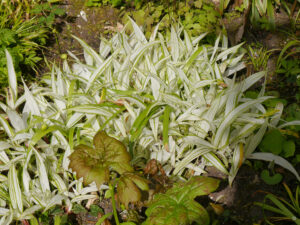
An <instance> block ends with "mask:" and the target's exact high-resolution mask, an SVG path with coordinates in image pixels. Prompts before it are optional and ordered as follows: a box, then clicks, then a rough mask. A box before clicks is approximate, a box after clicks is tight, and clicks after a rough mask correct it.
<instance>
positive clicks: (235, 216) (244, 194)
mask: <svg viewBox="0 0 300 225" xmlns="http://www.w3.org/2000/svg"><path fill="white" fill-rule="evenodd" d="M72 6H73V5H72V3H71V2H66V6H65V7H66V9H67V13H68V10H70V11H69V14H70V15H71V16H70V17H71V18H73V20H72V19H70V20H69V22H67V25H66V26H63V27H61V32H62V35H61V36H59V38H61V39H64V40H60V41H61V45H62V46H70V51H72V52H73V54H74V55H76V56H78V58H79V59H84V55H82V53H80V52H82V47H81V46H80V45H78V44H77V42H76V41H75V40H74V38H73V37H71V36H70V33H67V32H71V33H75V35H76V36H79V37H80V38H81V39H83V40H85V41H87V42H88V43H89V44H90V45H91V46H92V47H93V48H94V49H98V46H97V43H98V42H99V37H98V36H97V35H91V33H90V32H88V31H85V30H84V29H86V28H87V29H88V30H89V29H90V28H88V27H89V26H86V25H87V24H88V23H92V24H93V22H90V21H93V20H90V19H91V18H92V17H93V16H94V18H96V19H95V20H94V23H97V22H96V21H97V19H98V18H97V16H95V13H96V12H97V10H98V9H95V11H94V10H93V9H90V10H85V11H84V12H86V13H87V14H86V17H87V21H85V19H84V16H82V15H81V14H82V13H81V14H80V12H81V10H80V11H79V10H78V8H77V11H76V10H75V9H72ZM68 7H69V8H68ZM76 7H78V5H77V6H76ZM73 10H74V11H73ZM100 10H103V9H100ZM104 11H105V12H106V13H107V17H108V18H109V19H111V18H112V17H113V18H114V19H113V21H111V20H109V19H108V18H107V19H106V18H105V19H103V26H101V27H99V28H98V29H99V30H101V31H104V30H105V29H118V26H117V21H118V17H117V14H115V11H114V9H109V10H106V8H105V9H104ZM102 12H103V11H102ZM110 13H112V14H110ZM101 15H103V14H101ZM112 15H114V16H112ZM107 21H110V22H107ZM119 22H121V21H119ZM68 25H69V26H70V27H69V29H67V26H68ZM72 30H73V31H74V32H72ZM63 32H65V35H64V33H63ZM95 32H96V31H95ZM109 35H110V34H108V37H109ZM261 35H262V36H263V37H266V39H264V41H265V42H266V44H267V45H271V46H274V45H275V46H276V47H278V45H282V42H281V40H282V39H280V38H279V41H278V42H276V41H274V38H269V37H270V36H269V35H270V34H266V32H265V31H263V32H261ZM249 36H250V38H251V34H249ZM271 36H272V34H271ZM274 36H275V35H274ZM275 39H276V38H275ZM268 40H270V41H268ZM277 40H278V39H277ZM75 43H76V44H75ZM76 46H77V47H76ZM53 47H54V50H52V51H54V52H55V51H56V50H55V46H53ZM72 48H73V49H72ZM57 49H58V48H57ZM64 50H69V49H68V47H65V48H64ZM64 53H66V52H58V54H53V55H54V57H53V55H52V54H51V55H52V56H51V57H50V59H51V58H52V59H53V58H55V59H56V61H62V60H61V54H64ZM55 55H56V56H55ZM275 79H276V78H275ZM270 88H271V89H274V86H273V87H270ZM298 148H299V147H298ZM258 167H259V166H258ZM262 167H266V165H263V166H262ZM253 168H254V165H252V166H251V167H250V166H249V165H248V166H247V165H245V166H243V167H242V168H241V170H240V172H239V173H238V175H237V177H236V178H235V180H234V181H233V183H232V187H225V186H227V185H223V187H222V186H221V189H220V190H218V191H217V192H216V193H213V194H211V195H210V197H211V199H213V200H217V199H218V200H219V203H221V204H223V207H224V208H225V213H223V214H222V215H221V216H220V217H219V220H220V221H224V222H223V223H221V224H253V222H259V221H263V219H264V214H263V213H262V210H261V208H260V207H258V206H253V204H251V203H252V202H249V198H251V197H253V198H252V199H253V201H263V200H264V195H263V194H262V193H263V192H264V191H269V192H272V193H274V194H278V195H280V196H286V193H285V191H284V188H282V187H281V186H280V185H278V186H270V185H266V184H265V183H264V181H262V179H261V178H260V174H259V172H257V170H255V169H253ZM296 170H297V171H299V164H296ZM275 171H278V172H280V173H282V174H283V175H284V180H285V182H286V183H288V184H289V185H290V186H291V187H295V186H296V184H297V182H296V181H295V178H294V176H293V175H291V174H290V173H289V172H287V171H285V170H281V169H280V167H276V166H275ZM208 175H209V176H213V177H222V174H221V175H220V173H219V172H216V171H215V170H212V171H211V172H209V173H208ZM159 179H163V178H159ZM153 182H154V184H155V183H159V182H157V181H153ZM274 187H276V188H274ZM222 195H223V196H222ZM220 196H221V197H220ZM202 201H203V199H202ZM99 205H100V206H101V207H102V208H103V209H104V211H105V212H107V211H110V209H109V208H110V207H111V206H110V204H109V203H108V204H106V206H105V203H104V202H100V203H99ZM211 207H212V206H211ZM212 208H214V207H212ZM248 210H249V211H248ZM245 212H250V214H251V215H252V216H251V217H249V214H248V213H245ZM252 213H253V214H252ZM267 215H268V214H267ZM79 217H80V219H79ZM85 217H87V218H85ZM90 217H91V215H90V214H80V216H78V220H82V221H84V222H81V223H82V224H86V223H87V221H88V223H91V224H92V223H93V222H92V221H97V220H96V219H95V218H93V219H91V218H90ZM284 224H287V223H286V222H285V223H284Z"/></svg>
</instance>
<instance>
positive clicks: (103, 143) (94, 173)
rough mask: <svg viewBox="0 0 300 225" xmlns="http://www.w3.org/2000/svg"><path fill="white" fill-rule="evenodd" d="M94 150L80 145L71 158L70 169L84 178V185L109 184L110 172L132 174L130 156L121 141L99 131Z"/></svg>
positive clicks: (95, 138)
mask: <svg viewBox="0 0 300 225" xmlns="http://www.w3.org/2000/svg"><path fill="white" fill-rule="evenodd" d="M93 143H94V148H92V147H89V146H87V145H78V146H76V147H75V148H74V152H73V153H72V154H71V155H70V156H69V159H70V165H69V167H70V168H71V169H72V170H73V171H74V172H76V174H77V176H78V178H79V177H83V181H84V184H85V185H87V184H89V183H92V182H93V181H95V182H96V184H97V186H98V187H100V185H101V184H103V183H105V182H109V172H110V170H114V171H116V172H117V173H119V174H123V173H125V172H132V171H133V168H132V167H131V166H130V155H129V153H128V152H127V150H126V147H125V146H124V144H123V143H122V142H120V141H119V140H117V139H115V138H113V137H110V136H108V135H107V134H106V132H104V131H99V132H98V133H97V134H96V135H95V136H94V139H93Z"/></svg>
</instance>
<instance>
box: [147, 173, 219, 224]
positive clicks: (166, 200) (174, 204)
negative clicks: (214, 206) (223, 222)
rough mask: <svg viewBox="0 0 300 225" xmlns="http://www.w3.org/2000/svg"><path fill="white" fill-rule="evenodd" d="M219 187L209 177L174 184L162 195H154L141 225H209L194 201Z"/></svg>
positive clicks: (215, 181)
mask: <svg viewBox="0 0 300 225" xmlns="http://www.w3.org/2000/svg"><path fill="white" fill-rule="evenodd" d="M218 186H219V180H217V179H214V178H210V177H200V176H198V177H192V178H191V179H190V180H189V181H187V182H181V183H176V184H174V186H173V187H172V188H170V189H169V190H167V192H166V193H164V194H156V195H155V196H154V199H153V200H152V201H151V202H150V204H149V207H148V208H147V210H146V215H147V220H146V221H145V222H144V223H143V225H152V224H157V225H164V224H170V225H179V224H182V225H184V224H186V225H188V224H192V223H196V224H201V225H208V224H210V220H209V215H208V213H207V211H206V210H205V208H204V207H203V206H201V205H200V204H199V203H198V202H196V201H195V200H194V199H195V198H196V197H197V196H201V195H208V194H210V193H211V192H213V191H215V190H216V189H217V188H218Z"/></svg>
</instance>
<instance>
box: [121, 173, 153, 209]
mask: <svg viewBox="0 0 300 225" xmlns="http://www.w3.org/2000/svg"><path fill="white" fill-rule="evenodd" d="M140 189H141V190H143V191H147V190H149V187H148V182H147V180H146V179H144V178H142V177H140V176H139V175H137V174H134V173H124V174H122V176H121V177H120V179H119V181H118V186H117V193H118V199H119V201H120V202H121V203H122V204H124V205H125V207H126V208H128V204H129V203H130V202H131V203H136V202H138V201H140V200H141V196H142V195H141V191H140Z"/></svg>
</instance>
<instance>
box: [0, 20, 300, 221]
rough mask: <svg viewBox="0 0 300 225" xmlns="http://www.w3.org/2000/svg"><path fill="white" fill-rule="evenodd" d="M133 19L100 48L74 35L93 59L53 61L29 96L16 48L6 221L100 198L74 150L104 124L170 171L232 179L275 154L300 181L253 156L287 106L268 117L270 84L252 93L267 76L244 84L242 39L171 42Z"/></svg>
mask: <svg viewBox="0 0 300 225" xmlns="http://www.w3.org/2000/svg"><path fill="white" fill-rule="evenodd" d="M131 24H132V26H133V28H134V32H133V33H132V34H130V35H127V34H126V33H125V31H123V32H121V33H118V34H116V35H115V36H114V37H113V38H112V39H111V40H105V39H103V40H102V41H101V43H100V49H99V53H97V52H96V51H94V50H93V49H91V48H90V47H89V46H88V45H87V44H86V43H85V42H84V41H82V40H80V39H78V38H76V37H74V38H75V39H77V40H78V41H79V42H80V43H81V45H82V46H83V48H84V59H85V62H81V61H80V60H79V59H78V58H77V57H76V56H75V55H73V54H72V53H71V52H69V54H70V56H71V57H72V58H73V59H74V60H75V63H73V65H72V67H70V66H69V65H68V63H67V61H65V62H64V64H63V68H62V70H61V69H59V68H57V67H56V66H53V70H52V72H51V75H50V76H48V77H45V79H44V82H45V85H44V86H39V85H37V84H32V86H31V87H30V88H28V87H27V86H26V84H25V83H24V94H23V95H22V96H18V88H17V83H16V76H15V72H14V69H13V65H12V60H11V57H10V55H9V53H8V52H7V61H8V63H7V64H8V69H9V84H10V87H9V89H8V92H7V99H6V103H0V107H1V109H2V114H1V115H0V123H1V130H2V133H3V137H4V138H3V139H2V140H1V145H0V146H1V147H0V150H1V151H0V160H1V165H0V169H1V176H0V182H1V183H0V198H1V199H0V206H1V207H0V215H2V218H1V219H0V224H1V223H2V224H9V222H11V221H12V220H13V219H15V220H22V219H26V218H30V217H32V214H33V213H34V212H36V211H39V210H44V211H45V210H47V209H49V208H50V207H52V206H53V205H56V204H65V205H67V207H68V209H69V210H70V209H71V208H72V205H73V204H74V203H75V202H79V203H80V202H82V200H87V199H91V198H95V197H97V195H96V194H95V191H97V187H96V185H95V184H91V185H90V186H88V187H83V185H82V180H76V179H74V175H73V174H72V173H70V172H71V171H70V170H69V169H68V164H69V159H68V156H69V155H70V154H71V153H72V151H73V147H74V146H75V145H78V144H89V143H91V140H92V138H93V136H94V135H95V133H96V132H97V131H99V130H105V131H106V133H107V134H109V135H111V136H114V137H115V138H117V139H118V140H120V141H123V143H125V144H127V145H128V151H129V152H130V154H131V156H132V158H133V161H132V162H133V163H135V164H139V163H141V162H143V160H144V161H146V160H148V159H150V158H155V159H157V160H158V161H160V162H161V163H162V164H163V166H164V169H165V171H166V172H167V174H168V175H179V176H182V177H184V176H183V175H184V172H185V171H186V170H193V171H194V172H195V174H201V173H204V172H205V167H206V166H208V165H212V166H215V167H216V168H218V169H219V170H221V171H222V172H223V173H225V174H227V175H228V177H229V181H230V183H231V182H232V181H233V179H234V177H235V175H236V173H237V171H238V169H239V167H240V166H241V164H242V163H243V161H244V160H245V159H246V158H256V159H264V160H269V161H272V160H275V162H276V163H279V164H280V165H282V166H284V167H285V168H287V169H289V170H290V171H291V172H293V173H294V174H295V175H296V176H297V178H298V179H299V176H298V174H297V172H296V171H295V170H294V168H293V167H292V166H291V165H290V164H289V163H288V162H287V161H286V160H284V159H282V158H280V157H278V156H274V155H272V154H270V153H253V152H254V150H255V148H256V147H257V145H258V144H259V142H260V141H261V139H262V137H263V135H264V133H265V131H266V130H267V128H268V127H276V126H277V125H278V123H279V120H280V116H281V113H282V110H283V106H282V105H278V106H277V107H276V110H275V111H273V113H268V112H267V111H266V109H265V107H264V106H263V105H262V102H263V101H265V100H267V99H269V98H270V97H266V96H264V88H262V91H261V93H260V95H259V97H258V98H257V99H247V98H245V97H244V92H245V91H246V90H248V89H249V88H250V87H251V86H252V85H253V84H254V83H256V82H257V81H258V80H260V79H262V78H263V77H264V76H265V72H259V73H256V74H253V75H251V76H249V77H247V78H246V79H244V80H242V81H239V82H238V81H236V79H235V74H236V72H238V71H240V70H242V69H243V68H244V67H245V65H244V63H243V61H242V58H243V54H242V53H240V48H241V45H238V46H234V47H231V48H228V42H227V38H226V37H225V36H220V37H219V38H218V39H217V40H216V42H215V45H214V46H208V45H199V41H200V40H201V39H202V38H203V37H204V36H205V34H203V35H201V36H199V37H196V38H193V37H190V36H189V35H188V34H187V33H186V32H185V31H184V30H183V29H182V28H181V27H177V28H172V29H171V35H170V38H167V39H166V38H164V37H163V36H162V35H161V34H160V33H159V32H158V29H155V31H154V33H153V34H152V36H151V37H150V39H149V40H147V39H146V38H145V36H144V34H143V32H142V31H141V29H140V28H139V27H138V26H137V25H136V24H135V23H134V22H133V21H131ZM182 36H183V37H182ZM290 124H291V123H288V124H283V125H280V126H281V127H283V126H285V125H290ZM293 124H299V122H294V123H293ZM101 188H102V189H105V188H107V187H106V186H102V187H101Z"/></svg>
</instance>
